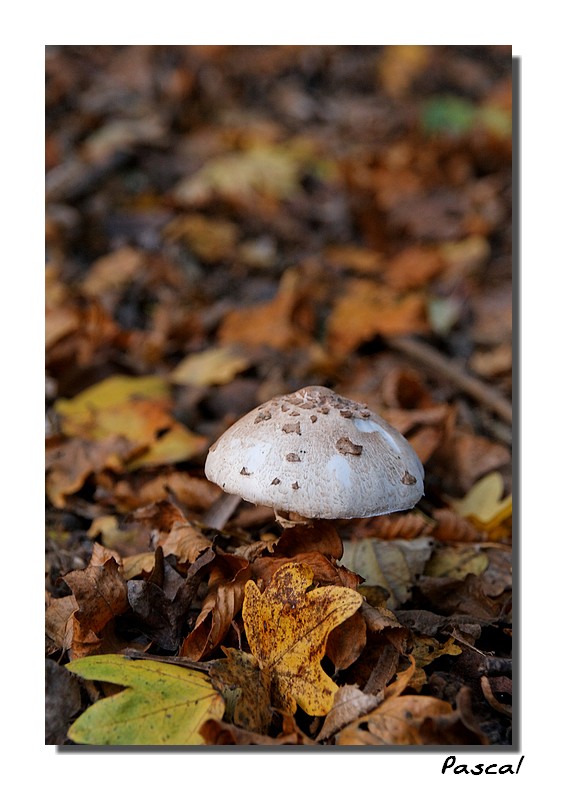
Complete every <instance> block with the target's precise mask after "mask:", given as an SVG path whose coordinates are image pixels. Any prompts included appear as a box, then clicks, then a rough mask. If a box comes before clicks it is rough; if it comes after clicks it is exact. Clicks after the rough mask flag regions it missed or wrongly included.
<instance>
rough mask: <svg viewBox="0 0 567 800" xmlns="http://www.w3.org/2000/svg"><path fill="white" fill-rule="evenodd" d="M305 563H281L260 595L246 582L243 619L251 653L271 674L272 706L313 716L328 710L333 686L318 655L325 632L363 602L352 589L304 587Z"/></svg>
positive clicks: (306, 578) (308, 572) (308, 581)
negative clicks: (300, 709)
mask: <svg viewBox="0 0 567 800" xmlns="http://www.w3.org/2000/svg"><path fill="white" fill-rule="evenodd" d="M312 580H313V573H312V572H311V570H310V569H309V567H307V566H305V565H302V564H297V563H290V564H286V565H284V566H283V567H281V568H280V569H279V570H278V571H277V572H276V573H275V575H274V576H273V578H272V580H271V582H270V584H269V585H268V587H267V588H266V590H265V591H264V593H262V592H261V591H260V589H259V588H258V587H257V586H256V584H255V583H253V582H252V581H249V582H248V583H247V584H246V589H245V597H244V604H243V608H242V618H243V620H244V627H245V630H246V635H247V638H248V643H249V645H250V650H251V652H252V655H253V656H254V657H255V658H256V660H257V661H258V664H259V666H260V669H261V670H264V671H266V672H267V673H268V675H269V676H270V682H271V692H272V699H273V703H274V705H275V707H276V708H281V709H283V710H286V711H289V712H291V713H293V712H294V711H295V709H296V707H297V705H299V706H300V707H301V708H303V710H304V711H306V712H307V713H308V714H312V715H314V716H318V715H323V714H327V713H328V711H329V710H330V708H331V707H332V705H333V698H334V696H335V693H336V691H337V689H338V687H337V686H336V684H335V683H334V682H333V681H332V680H331V678H330V677H329V676H328V675H327V674H326V673H325V672H324V671H323V669H322V667H321V659H322V658H323V655H324V654H325V645H326V642H327V637H328V635H329V633H330V631H331V630H332V629H333V628H335V627H336V626H337V625H339V624H340V623H341V622H342V621H343V620H345V619H347V617H350V616H351V615H352V614H354V612H355V611H356V609H357V608H358V607H359V606H360V604H361V602H362V597H361V596H360V595H359V594H358V593H357V592H355V591H354V590H352V589H346V588H342V587H338V586H325V587H320V588H317V589H312V590H311V591H308V589H309V586H310V584H311V582H312Z"/></svg>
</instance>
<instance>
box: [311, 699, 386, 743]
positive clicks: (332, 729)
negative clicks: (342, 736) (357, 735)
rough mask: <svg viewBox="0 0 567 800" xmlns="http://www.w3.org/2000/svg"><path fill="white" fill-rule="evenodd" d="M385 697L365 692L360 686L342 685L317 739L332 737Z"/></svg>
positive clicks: (322, 739) (319, 740)
mask: <svg viewBox="0 0 567 800" xmlns="http://www.w3.org/2000/svg"><path fill="white" fill-rule="evenodd" d="M382 699H383V696H382V695H372V694H365V693H364V692H361V691H360V689H359V688H358V686H341V687H340V688H339V690H338V692H337V693H336V695H335V701H334V703H333V707H332V708H331V710H330V711H329V713H328V714H327V716H326V717H325V722H324V723H323V727H322V728H321V730H320V731H319V733H318V735H317V741H318V742H321V741H324V740H326V739H330V737H331V736H333V735H334V734H335V733H337V731H340V730H341V729H342V728H345V727H346V726H347V725H349V724H350V723H351V722H353V721H354V720H355V719H358V718H359V717H360V716H361V715H362V714H368V712H370V711H372V710H373V709H375V708H376V706H377V705H378V704H379V703H380V702H381V700H382Z"/></svg>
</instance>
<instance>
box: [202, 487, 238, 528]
mask: <svg viewBox="0 0 567 800" xmlns="http://www.w3.org/2000/svg"><path fill="white" fill-rule="evenodd" d="M240 501H241V498H240V497H238V496H237V495H234V494H225V493H224V492H223V494H221V495H220V497H218V498H217V500H215V502H214V503H213V504H212V506H211V507H210V508H209V509H207V511H206V512H205V513H204V514H203V516H202V518H201V522H202V523H203V525H206V526H207V527H209V528H216V529H217V530H222V529H223V528H224V526H225V525H226V523H227V522H228V521H229V519H230V518H231V517H232V515H233V514H234V512H235V511H236V509H237V507H238V505H239V503H240Z"/></svg>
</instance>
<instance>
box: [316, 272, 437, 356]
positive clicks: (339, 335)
mask: <svg viewBox="0 0 567 800" xmlns="http://www.w3.org/2000/svg"><path fill="white" fill-rule="evenodd" d="M427 329H428V322H427V315H426V305H425V300H424V298H423V297H422V296H421V295H420V294H418V293H417V292H410V293H406V294H403V295H402V294H399V293H398V292H396V291H394V290H393V289H391V288H389V287H388V286H384V285H379V284H377V283H374V281H370V280H365V279H353V280H351V281H350V282H349V283H347V285H346V288H345V291H344V292H343V293H342V295H341V297H340V299H339V300H338V301H337V302H336V304H335V307H334V308H333V310H332V311H331V314H330V316H329V320H328V324H327V344H328V347H329V349H330V350H331V352H332V353H333V354H334V355H336V356H344V355H347V354H348V353H350V352H352V351H353V350H355V349H356V348H357V347H358V346H359V345H361V344H362V343H363V342H367V341H369V340H370V339H372V338H374V337H375V336H401V335H404V334H409V333H424V332H426V331H427Z"/></svg>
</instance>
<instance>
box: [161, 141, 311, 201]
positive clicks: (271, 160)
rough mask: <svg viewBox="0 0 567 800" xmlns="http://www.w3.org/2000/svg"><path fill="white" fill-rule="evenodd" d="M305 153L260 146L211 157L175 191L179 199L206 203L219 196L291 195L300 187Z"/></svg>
mask: <svg viewBox="0 0 567 800" xmlns="http://www.w3.org/2000/svg"><path fill="white" fill-rule="evenodd" d="M302 155H303V154H302V153H301V152H299V151H298V150H294V148H292V147H291V146H285V145H257V146H254V147H251V148H250V149H249V150H246V151H241V152H234V153H226V154H223V155H220V156H217V157H216V158H213V159H211V160H210V161H209V162H208V163H207V164H205V165H204V166H203V167H201V169H200V170H199V171H198V172H197V173H195V175H193V176H191V177H190V178H188V179H186V180H183V181H182V182H181V183H180V184H179V185H178V186H177V188H176V190H175V197H176V199H177V200H179V201H181V202H185V203H201V202H206V201H207V200H209V199H211V197H215V196H216V195H219V196H220V197H224V198H227V199H229V200H230V199H235V200H242V199H246V198H258V197H275V198H278V199H279V198H284V197H287V196H289V195H291V194H293V192H294V191H295V190H296V189H297V188H298V187H299V179H300V176H301V169H302V166H303V159H301V160H300V156H302Z"/></svg>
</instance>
